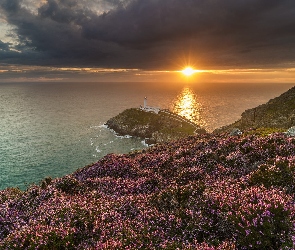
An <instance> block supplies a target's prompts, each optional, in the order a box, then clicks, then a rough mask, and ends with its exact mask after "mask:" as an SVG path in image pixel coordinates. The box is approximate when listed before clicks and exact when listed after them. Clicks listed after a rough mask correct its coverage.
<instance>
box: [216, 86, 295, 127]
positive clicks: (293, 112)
mask: <svg viewBox="0 0 295 250" xmlns="http://www.w3.org/2000/svg"><path fill="white" fill-rule="evenodd" d="M292 126H295V87H293V88H291V89H289V90H288V91H287V92H285V93H283V94H282V95H280V96H278V97H276V98H274V99H271V100H270V101H268V102H267V103H266V104H262V105H260V106H258V107H256V108H252V109H248V110H246V111H245V112H243V113H242V115H241V119H240V120H238V121H236V122H235V123H233V124H230V125H228V126H224V127H222V128H220V129H217V130H215V132H226V131H227V132H228V131H230V130H231V129H233V128H235V127H236V128H240V129H242V130H247V129H250V128H278V129H279V128H281V129H288V128H290V127H292Z"/></svg>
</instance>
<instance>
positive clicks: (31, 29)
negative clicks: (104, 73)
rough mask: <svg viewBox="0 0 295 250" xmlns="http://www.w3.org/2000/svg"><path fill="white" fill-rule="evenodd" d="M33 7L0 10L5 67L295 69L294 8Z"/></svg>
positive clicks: (57, 0) (115, 2) (195, 1)
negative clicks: (185, 64) (7, 30)
mask: <svg viewBox="0 0 295 250" xmlns="http://www.w3.org/2000/svg"><path fill="white" fill-rule="evenodd" d="M28 1H29V0H26V1H24V0H23V1H22V0H2V1H1V3H0V8H1V10H0V12H1V13H2V15H3V16H4V18H5V20H6V22H7V23H8V24H9V25H11V27H13V31H12V34H11V35H12V36H13V39H14V40H15V45H14V48H13V50H12V49H11V48H12V47H13V46H12V45H11V44H10V45H8V44H5V43H4V42H1V41H0V63H22V64H32V65H64V66H95V67H121V68H142V69H155V68H157V69H167V68H177V67H179V64H180V63H181V60H190V61H191V63H193V64H195V65H198V66H199V67H204V68H206V67H207V68H214V67H223V66H224V67H261V68H263V67H267V66H271V67H285V66H286V65H289V66H290V65H291V66H294V57H295V1H293V0H280V1H277V0H247V1H245V0H223V1H221V0H220V1H218V0H128V1H124V0H112V1H111V0H110V1H107V0H88V1H85V0H84V1H78V0H47V1H43V2H42V1H38V5H36V9H35V11H33V10H32V9H30V6H29V4H28V3H29V2H28ZM9 48H10V49H9ZM9 54H10V55H9ZM185 58H187V59H185Z"/></svg>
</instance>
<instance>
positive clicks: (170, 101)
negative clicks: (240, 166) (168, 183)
mask: <svg viewBox="0 0 295 250" xmlns="http://www.w3.org/2000/svg"><path fill="white" fill-rule="evenodd" d="M291 87H292V85H290V84H280V85H278V84H243V85H241V84H212V83H211V84H205V83H197V84H189V85H183V84H167V83H9V84H8V83H7V84H5V83H2V84H0V189H4V188H6V187H9V186H18V187H20V188H25V187H26V185H27V184H29V183H32V182H35V183H38V182H39V181H40V180H42V179H44V178H45V177H47V176H51V177H58V176H62V175H65V174H69V173H71V172H73V171H75V170H76V169H77V168H80V167H83V166H85V165H87V164H90V163H92V162H95V161H97V160H98V159H100V158H101V157H103V156H104V155H106V154H108V153H112V152H113V153H128V152H130V151H132V150H135V149H141V148H143V147H145V145H144V143H143V142H142V141H141V140H140V139H137V138H128V137H127V138H125V137H117V136H115V135H114V133H112V132H111V131H109V130H108V129H106V128H105V127H104V126H103V124H104V123H105V122H106V121H107V120H108V119H109V118H111V117H113V116H115V115H117V114H118V113H120V112H122V111H123V110H124V109H126V108H131V107H138V106H139V105H141V104H143V98H144V97H145V96H147V97H148V105H150V106H157V107H161V108H170V109H172V110H174V111H175V112H178V113H180V114H182V115H185V116H186V117H187V118H189V119H191V120H193V121H195V122H198V123H200V124H201V125H202V126H204V127H206V128H207V130H209V131H212V130H213V129H214V128H217V127H220V126H222V125H226V124H229V123H232V122H233V121H235V120H237V119H239V117H240V114H241V113H242V112H243V111H244V110H245V109H248V108H252V107H255V106H257V105H259V104H262V103H265V102H266V101H268V100H269V99H270V98H273V97H275V96H278V95H280V94H281V93H283V92H285V91H286V90H287V89H289V88H291Z"/></svg>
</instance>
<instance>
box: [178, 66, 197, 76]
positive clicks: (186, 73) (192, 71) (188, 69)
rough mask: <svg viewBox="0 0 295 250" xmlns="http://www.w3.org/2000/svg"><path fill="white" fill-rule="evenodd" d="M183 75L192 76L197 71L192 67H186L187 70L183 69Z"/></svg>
mask: <svg viewBox="0 0 295 250" xmlns="http://www.w3.org/2000/svg"><path fill="white" fill-rule="evenodd" d="M181 72H182V74H184V75H186V76H191V75H192V74H194V73H195V70H194V69H193V68H191V67H186V68H185V69H183V70H182V71H181Z"/></svg>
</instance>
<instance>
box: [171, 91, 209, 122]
mask: <svg viewBox="0 0 295 250" xmlns="http://www.w3.org/2000/svg"><path fill="white" fill-rule="evenodd" d="M172 111H173V112H174V113H176V114H178V115H180V116H183V117H185V118H186V119H188V120H190V121H192V122H194V123H196V124H198V125H200V126H201V127H206V122H205V120H204V119H203V117H202V105H201V103H200V102H199V101H198V98H197V96H196V94H195V93H194V92H193V91H192V90H191V89H190V88H189V87H185V88H183V89H182V91H181V93H180V94H179V95H178V96H177V97H176V98H175V100H174V101H173V103H172Z"/></svg>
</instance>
